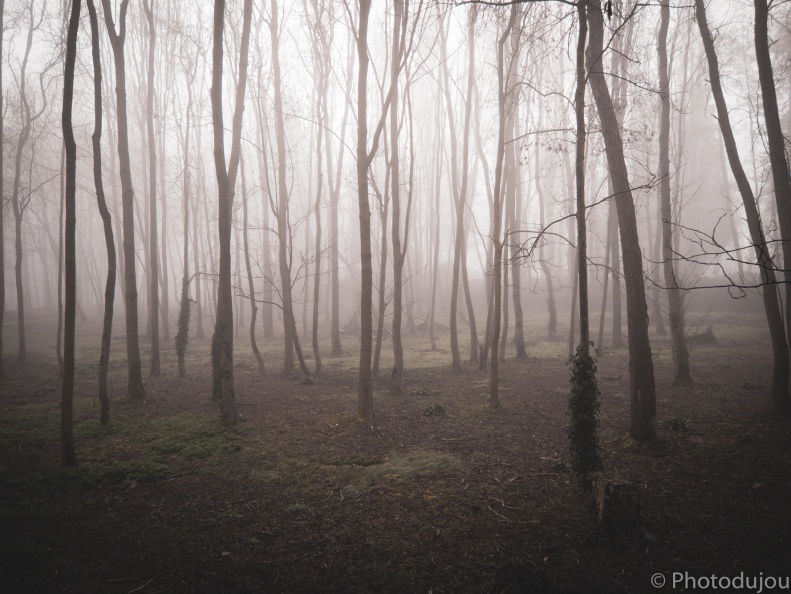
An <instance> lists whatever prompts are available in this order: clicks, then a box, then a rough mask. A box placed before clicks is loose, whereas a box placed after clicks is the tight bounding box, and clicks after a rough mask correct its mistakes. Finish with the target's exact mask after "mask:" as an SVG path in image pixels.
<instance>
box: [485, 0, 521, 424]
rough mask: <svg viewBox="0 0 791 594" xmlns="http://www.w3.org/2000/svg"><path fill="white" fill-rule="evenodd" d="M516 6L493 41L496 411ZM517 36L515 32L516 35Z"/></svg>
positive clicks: (492, 381)
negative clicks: (510, 46) (508, 48)
mask: <svg viewBox="0 0 791 594" xmlns="http://www.w3.org/2000/svg"><path fill="white" fill-rule="evenodd" d="M519 12H520V11H519V4H513V5H511V11H510V16H509V18H508V24H507V25H506V26H505V30H504V31H503V32H502V34H501V35H500V38H499V40H498V42H497V105H498V126H497V157H496V160H495V163H494V209H493V210H494V216H493V221H494V228H493V233H492V247H493V252H494V253H493V254H492V256H493V257H492V282H493V289H494V290H493V304H492V337H491V343H490V344H491V359H492V360H491V364H490V366H489V403H490V405H491V407H492V408H494V409H499V408H501V406H500V391H499V388H500V386H499V366H500V361H499V352H498V351H499V348H500V344H499V341H500V316H501V303H502V292H503V287H502V274H503V270H502V261H503V238H502V237H501V223H502V210H503V205H502V193H503V192H502V184H503V156H504V154H505V120H506V117H507V110H508V107H509V106H508V105H507V103H506V101H508V100H509V99H510V96H511V92H512V91H513V88H512V87H511V78H512V77H511V70H512V69H513V67H514V62H515V61H517V56H516V55H512V56H511V61H510V63H509V65H508V72H507V73H506V72H505V64H504V62H505V55H504V54H505V42H506V41H507V40H508V36H509V35H511V34H512V31H513V29H514V23H515V22H516V17H517V15H518V14H519ZM517 34H518V33H517Z"/></svg>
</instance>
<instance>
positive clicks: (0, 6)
mask: <svg viewBox="0 0 791 594" xmlns="http://www.w3.org/2000/svg"><path fill="white" fill-rule="evenodd" d="M4 31H5V0H0V64H3V63H4V62H3V33H4ZM3 97H4V95H3V69H2V68H0V147H2V146H5V132H4V129H3V121H4V120H5V108H4V107H3ZM3 161H4V159H3V151H2V150H0V196H5V184H4V175H3V168H4V165H3ZM62 208H63V207H61V209H62ZM4 211H5V209H4V208H2V205H0V381H5V380H6V379H7V378H6V372H5V365H4V364H3V322H4V320H5V215H4ZM61 228H62V227H61ZM59 266H60V265H59ZM58 278H60V276H59V277H58ZM59 282H60V281H59ZM58 317H59V318H60V315H59V316H58ZM58 344H60V340H58ZM62 368H63V365H62V364H61V375H63V371H62Z"/></svg>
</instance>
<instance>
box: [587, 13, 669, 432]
mask: <svg viewBox="0 0 791 594" xmlns="http://www.w3.org/2000/svg"><path fill="white" fill-rule="evenodd" d="M587 15H588V24H589V27H590V40H589V42H588V49H587V53H586V58H587V60H588V80H589V82H590V86H591V90H592V92H593V98H594V100H595V102H596V109H597V111H598V113H599V120H600V122H601V127H602V135H603V137H604V144H605V149H606V152H607V165H608V170H609V173H610V178H611V179H612V185H613V191H614V193H615V206H616V209H617V212H618V226H619V228H620V231H621V251H622V253H623V273H624V283H625V285H626V316H627V325H628V328H629V389H630V393H631V411H632V414H631V425H630V434H631V436H632V437H633V438H634V439H637V440H638V441H645V440H647V439H650V438H651V437H653V436H654V435H655V432H656V427H655V421H656V393H655V385H654V364H653V359H652V355H651V343H650V341H649V339H648V306H647V303H646V299H645V285H644V283H643V259H642V252H641V251H640V241H639V237H638V233H637V218H636V215H635V208H634V199H633V198H632V188H631V185H630V183H629V173H628V171H627V168H626V161H625V158H624V152H623V139H622V138H621V134H620V133H619V127H618V120H617V118H616V114H615V108H614V106H613V102H612V97H611V96H610V91H609V89H608V88H607V82H606V80H605V75H604V68H603V64H602V55H603V46H604V17H603V14H602V9H601V2H600V0H590V2H589V4H588V10H587Z"/></svg>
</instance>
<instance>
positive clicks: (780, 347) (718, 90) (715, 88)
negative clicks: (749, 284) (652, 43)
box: [695, 0, 791, 412]
mask: <svg viewBox="0 0 791 594" xmlns="http://www.w3.org/2000/svg"><path fill="white" fill-rule="evenodd" d="M695 15H696V18H697V21H698V28H699V29H700V35H701V38H702V40H703V48H704V50H705V52H706V60H707V62H708V66H709V80H710V82H711V92H712V96H713V97H714V103H715V105H716V106H717V120H718V122H719V125H720V131H721V132H722V140H723V143H724V144H725V151H726V153H727V155H728V162H729V163H730V166H731V171H732V173H733V177H734V178H735V179H736V185H737V186H738V187H739V193H740V194H741V197H742V202H743V204H744V214H745V216H746V218H747V227H748V229H749V231H750V239H751V240H752V243H753V248H754V249H755V256H756V260H757V261H758V269H759V271H760V274H761V283H762V284H763V285H764V286H763V287H762V289H761V294H762V296H763V301H764V310H765V312H766V321H767V322H768V323H769V335H770V337H771V341H772V355H773V358H774V362H773V368H772V401H773V402H774V404H775V406H776V407H777V408H778V410H780V411H782V412H785V411H788V410H789V409H790V408H791V400H789V395H788V365H789V364H788V343H787V341H786V336H785V332H784V330H783V326H784V325H783V314H782V310H781V306H780V300H779V298H778V294H777V288H776V285H777V276H776V274H775V266H774V262H772V257H771V252H770V251H769V248H768V246H767V243H766V236H765V235H764V231H763V228H762V227H761V217H760V214H759V212H758V205H757V203H756V201H755V195H754V194H753V191H752V188H751V187H750V183H749V182H748V181H747V175H746V174H745V172H744V168H743V167H742V163H741V159H740V158H739V153H738V151H737V149H736V139H735V137H734V135H733V129H732V128H731V121H730V114H729V112H728V106H727V105H726V103H725V95H724V93H723V91H722V83H721V81H720V67H719V63H718V60H717V54H716V52H715V50H714V40H713V39H712V38H711V33H710V32H709V25H708V22H707V19H706V7H705V5H704V4H703V0H695Z"/></svg>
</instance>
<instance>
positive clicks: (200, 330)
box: [0, 0, 791, 474]
mask: <svg viewBox="0 0 791 594" xmlns="http://www.w3.org/2000/svg"><path fill="white" fill-rule="evenodd" d="M81 5H82V0H72V5H70V6H69V7H66V6H65V5H63V4H62V3H53V2H50V3H44V2H43V1H42V0H33V1H31V2H17V1H10V2H7V3H6V2H0V11H2V15H3V22H2V32H3V38H2V52H3V54H2V58H3V59H2V75H3V76H2V80H1V81H0V84H2V92H1V93H0V95H1V96H2V102H3V103H2V129H1V130H0V132H1V133H2V165H1V166H0V172H1V173H2V177H1V178H0V184H2V189H3V193H2V195H3V208H2V210H0V212H1V213H2V217H3V218H2V220H0V223H2V224H1V225H0V229H1V230H2V238H1V239H2V241H0V249H2V252H0V263H2V267H3V278H4V282H3V283H1V284H0V288H1V290H0V316H2V318H0V324H1V325H0V328H1V329H2V334H0V348H1V349H2V350H0V377H5V376H7V375H13V374H14V369H15V366H16V365H21V364H24V363H25V361H26V357H27V346H26V332H25V329H26V316H28V318H31V317H32V318H44V317H53V316H56V315H57V318H58V320H59V326H58V332H57V335H56V336H52V345H53V347H54V350H56V354H57V357H58V361H59V363H60V366H61V372H62V375H63V403H64V407H63V411H64V413H63V414H64V421H63V425H62V431H63V440H64V452H63V457H64V458H63V459H64V463H66V464H75V463H76V459H75V456H74V450H73V443H72V437H71V434H70V417H69V414H70V407H71V405H70V402H71V397H72V396H71V392H72V391H73V377H74V357H75V354H74V344H75V335H79V333H80V326H81V324H83V323H87V321H88V320H91V319H93V318H102V319H103V326H102V328H103V329H102V334H103V338H102V355H101V361H100V366H99V373H98V394H99V396H100V400H101V402H102V407H101V408H102V416H101V419H102V422H103V423H105V422H107V420H108V419H109V415H110V402H111V401H112V400H113V399H118V400H121V399H127V398H128V399H129V400H131V401H134V402H144V401H145V399H146V397H147V396H146V386H145V384H146V378H147V377H157V376H158V375H160V374H161V373H166V371H164V370H163V368H162V366H161V365H160V358H161V352H162V351H166V350H170V351H175V352H176V353H177V356H178V373H179V374H180V375H185V374H188V373H189V371H190V370H189V367H188V365H187V364H186V363H185V356H186V354H187V353H188V352H189V348H190V341H191V340H211V345H212V356H211V362H209V361H206V365H209V364H211V366H212V370H213V378H214V380H213V389H212V392H213V399H214V400H215V401H216V402H217V405H218V408H219V409H220V410H221V414H222V418H223V419H224V420H225V422H227V423H234V422H235V421H236V419H237V417H238V413H237V408H236V393H235V388H234V375H235V374H238V373H257V374H260V375H264V374H269V373H283V374H287V375H293V374H299V375H300V376H301V377H302V378H303V381H305V382H311V381H314V380H315V379H317V378H318V377H320V376H321V374H322V371H323V365H322V362H323V361H325V360H326V359H328V358H332V357H338V356H341V355H342V354H343V353H344V350H347V351H348V350H349V349H352V350H354V351H355V352H357V351H358V350H359V376H358V378H357V385H356V387H355V389H356V391H357V408H356V410H357V414H358V416H359V418H360V420H361V421H364V422H367V423H371V422H373V419H374V417H375V402H374V397H373V382H374V379H375V378H376V377H377V376H382V377H386V378H389V389H390V391H391V392H392V393H394V394H398V393H401V392H402V391H403V390H404V382H405V378H408V376H409V372H410V359H409V354H408V353H407V354H405V351H404V346H403V340H404V339H403V337H404V335H405V334H409V335H412V334H414V333H420V335H421V336H423V337H424V340H425V341H426V342H427V344H429V345H430V348H431V349H432V350H438V349H440V348H442V349H443V350H444V352H447V365H448V366H452V368H453V369H454V370H455V371H457V372H459V373H462V374H463V373H466V372H467V371H466V370H469V369H470V368H475V367H480V368H481V369H488V370H489V385H488V392H489V396H490V404H491V406H492V408H494V409H499V408H500V407H501V406H504V403H502V402H501V398H500V393H499V390H498V385H499V382H498V379H499V375H498V366H499V363H500V361H501V360H502V359H504V358H506V357H516V358H519V359H526V358H529V357H530V354H531V353H530V349H529V348H528V345H527V343H528V342H529V338H530V337H526V331H525V322H524V320H525V317H526V316H527V315H533V314H540V315H543V316H545V319H546V324H545V329H544V331H543V333H544V336H545V337H547V338H548V339H551V340H555V339H557V340H565V339H566V336H563V337H561V336H559V332H560V330H559V325H560V324H562V325H563V327H564V328H567V329H569V335H568V337H567V340H568V360H569V361H572V360H573V365H572V366H571V369H572V425H574V424H575V422H576V421H575V420H574V419H575V417H574V415H575V412H574V411H575V410H576V409H575V406H577V405H575V404H574V402H577V404H579V406H582V408H583V409H584V410H585V411H587V412H585V413H584V414H585V415H588V416H589V419H592V421H591V423H589V426H588V428H587V429H586V431H588V437H587V438H586V439H588V440H589V441H588V442H585V443H587V444H588V445H584V447H583V446H580V447H582V450H580V451H583V453H584V452H588V454H591V453H595V450H596V442H595V426H596V423H595V416H596V410H597V406H598V405H597V403H596V398H597V394H598V388H597V387H596V381H595V363H594V362H593V356H594V355H597V354H598V355H601V354H602V353H604V352H605V351H607V350H608V349H611V348H615V349H617V348H621V347H622V346H623V345H624V344H626V345H627V346H628V353H629V360H630V364H629V375H630V382H629V383H630V397H631V410H632V419H631V434H632V436H633V437H634V438H636V439H638V440H647V439H650V438H651V437H653V435H654V431H655V418H656V397H655V382H654V370H653V364H654V363H653V355H652V350H651V344H650V339H649V325H650V326H651V327H652V328H653V331H655V332H656V333H657V334H663V333H665V332H670V334H671V338H672V340H671V342H672V352H673V365H674V367H675V379H676V381H677V382H689V381H691V380H692V379H693V377H692V372H691V369H690V361H691V359H692V358H693V357H694V354H693V355H692V357H691V356H690V352H689V348H688V345H687V341H688V336H689V334H690V328H689V323H688V320H685V314H686V313H688V312H689V311H693V310H695V308H697V311H700V309H701V307H703V304H705V303H706V302H707V301H708V300H709V299H712V298H716V299H721V300H722V299H724V294H726V293H727V294H728V295H729V296H730V297H732V298H737V299H741V300H742V301H741V302H742V303H744V305H745V307H747V308H751V307H752V308H755V307H758V308H759V310H760V308H761V307H763V311H765V313H766V317H767V320H768V325H769V330H770V333H771V341H772V348H773V353H774V362H773V365H774V372H773V380H772V389H771V391H772V398H773V402H774V404H775V406H776V408H777V409H778V410H780V411H783V412H787V411H788V409H789V396H788V373H789V370H788V357H789V352H788V334H789V332H791V315H789V314H791V312H789V311H787V310H788V307H789V306H790V305H789V304H791V285H789V284H788V282H787V281H788V279H787V275H788V274H789V272H788V266H787V265H786V264H785V263H787V262H788V261H789V259H791V182H789V179H791V178H790V177H789V171H788V158H787V155H786V143H785V137H784V136H783V128H784V127H788V126H789V125H791V122H789V118H791V103H789V100H788V98H789V97H791V90H790V89H791V80H789V77H788V72H787V67H786V66H787V62H788V60H789V57H790V56H791V54H790V53H789V52H791V44H790V43H789V41H791V35H790V34H789V32H790V31H791V29H789V27H788V22H789V15H790V14H791V13H789V8H788V6H787V5H785V4H780V5H777V6H772V7H771V10H770V7H768V6H767V3H766V1H765V0H757V1H756V2H755V3H754V14H753V13H752V12H751V11H748V12H749V14H745V13H744V11H745V7H744V6H743V5H742V4H741V3H737V2H716V3H712V5H711V6H709V7H706V6H705V3H704V2H703V1H702V0H696V1H695V2H694V4H693V3H690V2H668V3H664V2H658V3H655V4H643V3H636V2H634V1H633V0H622V1H621V2H605V3H602V2H600V1H599V0H579V1H578V2H576V3H575V2H569V1H557V2H553V1H533V2H529V1H526V2H514V3H510V2H503V3H498V2H436V1H427V0H395V1H393V2H371V0H359V1H358V2H345V1H337V0H299V1H297V2H288V3H284V2H277V1H276V0H269V1H267V0H259V1H257V2H252V0H245V1H244V2H240V1H229V2H225V1H223V0H216V1H215V3H214V5H213V7H212V6H210V5H208V4H206V3H200V2H198V3H189V2H183V1H181V0H143V1H142V2H137V1H134V2H130V0H120V2H111V1H110V0H102V2H101V3H100V5H98V6H95V5H94V2H93V1H92V0H88V1H87V4H86V5H85V7H86V8H87V10H86V11H82V10H81ZM212 9H213V10H212ZM748 17H749V18H748ZM773 64H774V65H775V67H774V69H773ZM58 114H61V124H60V125H59V124H58ZM783 285H785V286H783ZM116 287H118V290H116ZM713 296H716V297H713ZM761 300H762V301H761ZM696 301H697V303H696ZM690 308H692V309H690ZM591 309H593V313H592V315H591V314H590V312H589V310H591ZM704 309H705V307H704ZM138 316H139V317H138ZM29 321H30V320H29V319H28V323H29ZM591 323H593V324H594V328H593V329H591V328H590V325H591ZM61 325H62V328H61ZM75 333H76V334H75ZM440 334H442V336H443V337H444V336H446V335H447V337H448V344H447V345H443V346H442V347H440V345H439V343H440V339H439V335H440ZM116 336H121V337H123V338H124V340H123V344H124V346H125V349H126V350H125V352H123V349H121V348H119V346H120V343H118V342H116V343H115V345H117V346H115V348H114V350H113V351H112V352H111V350H110V349H111V345H113V341H112V338H113V337H116ZM526 339H527V340H526ZM240 341H244V342H245V343H247V342H248V341H249V343H250V345H251V349H252V352H253V354H254V356H255V360H256V363H257V366H256V368H255V369H253V370H240V369H238V368H235V366H234V346H235V344H236V345H238V344H240ZM272 344H277V345H279V346H280V347H282V353H283V354H282V364H281V360H280V359H279V360H278V364H277V365H276V366H274V365H272V364H271V363H270V362H267V360H266V357H265V354H264V349H263V348H261V345H272ZM467 345H468V346H469V350H465V349H466V347H467ZM591 345H592V347H593V348H591ZM390 349H392V361H393V365H392V368H388V369H384V365H383V364H382V363H381V361H382V353H383V351H386V350H390ZM141 351H142V352H143V356H141ZM3 354H4V355H5V359H3V358H2V355H3ZM116 358H117V359H121V358H123V359H125V369H124V370H122V369H120V368H118V367H115V368H112V373H125V374H126V377H127V390H126V393H109V391H108V380H107V378H108V373H110V372H111V366H110V365H109V364H110V362H111V361H113V360H114V359H116ZM388 360H389V359H388ZM575 373H576V374H578V375H577V376H575V375H574V374H575ZM579 374H582V375H579ZM583 376H584V377H583ZM575 378H576V379H575ZM581 378H582V379H581ZM584 378H587V379H584ZM583 379H584V381H583ZM575 382H576V383H575ZM580 382H582V383H580ZM575 398H576V399H577V400H575ZM580 403H581V404H580ZM352 406H353V405H352V403H351V402H350V407H352ZM574 439H575V438H574V437H573V436H572V441H574ZM572 449H574V448H572ZM581 455H583V454H581ZM584 455H587V454H584ZM584 455H583V457H584ZM594 458H595V457H594ZM594 458H591V459H590V460H589V461H588V462H587V463H589V464H590V466H589V467H586V466H585V464H586V463H584V461H579V460H578V461H579V463H580V464H581V465H582V466H580V467H579V468H577V470H578V471H579V472H580V473H581V474H586V473H588V472H590V471H592V470H595V469H596V467H597V462H596V461H595V459H594Z"/></svg>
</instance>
